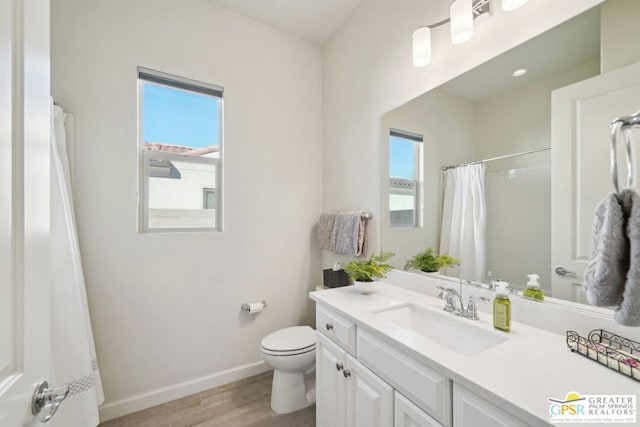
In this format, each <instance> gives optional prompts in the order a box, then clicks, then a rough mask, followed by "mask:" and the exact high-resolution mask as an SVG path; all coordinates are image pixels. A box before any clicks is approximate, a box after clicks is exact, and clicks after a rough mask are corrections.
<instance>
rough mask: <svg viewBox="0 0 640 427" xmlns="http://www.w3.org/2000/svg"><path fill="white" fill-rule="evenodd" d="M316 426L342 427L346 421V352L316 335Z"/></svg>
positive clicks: (323, 337) (320, 334)
mask: <svg viewBox="0 0 640 427" xmlns="http://www.w3.org/2000/svg"><path fill="white" fill-rule="evenodd" d="M316 334H317V336H318V341H317V344H316V424H317V426H318V427H344V426H345V420H346V399H345V377H344V374H343V372H344V368H345V365H346V363H347V360H346V354H347V353H346V352H345V351H344V350H343V349H341V348H340V347H338V345H336V344H335V343H333V342H332V341H331V340H330V339H329V338H327V337H325V336H324V335H322V333H320V332H316Z"/></svg>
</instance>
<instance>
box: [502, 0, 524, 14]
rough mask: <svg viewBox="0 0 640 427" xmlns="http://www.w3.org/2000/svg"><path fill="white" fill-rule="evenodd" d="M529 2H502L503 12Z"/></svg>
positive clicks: (511, 0) (510, 0)
mask: <svg viewBox="0 0 640 427" xmlns="http://www.w3.org/2000/svg"><path fill="white" fill-rule="evenodd" d="M526 2H527V0H502V10H504V11H507V12H508V11H511V10H515V9H517V8H519V7H520V6H522V5H524V4H525V3H526Z"/></svg>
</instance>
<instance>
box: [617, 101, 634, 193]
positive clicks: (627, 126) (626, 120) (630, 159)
mask: <svg viewBox="0 0 640 427" xmlns="http://www.w3.org/2000/svg"><path fill="white" fill-rule="evenodd" d="M634 126H640V112H638V113H636V114H634V115H633V116H626V117H620V118H617V119H615V120H614V121H613V122H611V148H610V156H611V177H612V179H613V188H614V189H615V191H616V194H620V186H619V184H618V153H617V145H618V140H619V139H620V135H622V136H623V137H624V141H625V144H626V155H627V156H626V157H627V188H630V187H633V186H634V185H635V169H636V164H635V156H634V149H633V139H632V137H631V128H632V127H634Z"/></svg>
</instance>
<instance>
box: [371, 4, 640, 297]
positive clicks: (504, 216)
mask: <svg viewBox="0 0 640 427" xmlns="http://www.w3.org/2000/svg"><path fill="white" fill-rule="evenodd" d="M605 5H606V3H605ZM602 7H604V6H602ZM602 7H598V8H595V9H593V10H590V11H587V12H585V13H583V14H582V15H580V16H577V17H575V18H573V19H571V20H570V21H567V22H565V23H563V24H562V25H560V26H558V27H556V28H553V29H551V30H550V31H548V32H546V33H544V34H542V35H540V36H538V37H536V38H534V39H532V40H530V41H528V42H527V43H525V44H522V45H520V46H518V47H516V48H514V49H512V50H511V51H509V52H506V53H504V54H503V55H500V56H498V57H496V58H494V59H493V60H491V61H489V62H487V63H485V64H482V65H481V66H478V67H477V68H475V69H473V70H471V71H469V72H467V73H465V74H463V75H461V76H459V77H458V78H455V79H453V80H451V81H449V82H448V83H446V84H444V85H442V86H440V87H438V88H436V89H434V90H432V91H430V92H428V93H425V94H423V95H422V96H420V97H418V98H415V99H414V100H412V101H410V102H408V103H406V104H405V105H402V106H401V107H399V108H397V109H395V110H393V111H390V112H388V113H387V114H385V115H384V116H383V117H382V144H381V146H382V159H383V161H382V167H381V187H382V191H381V195H382V197H381V200H382V206H381V212H382V218H381V236H382V247H383V248H384V249H385V250H390V251H394V252H396V257H395V259H394V263H395V267H396V268H403V267H404V264H405V262H406V261H407V260H408V259H410V258H411V257H412V256H413V255H415V254H417V253H418V252H420V251H422V250H424V249H425V248H427V247H431V248H433V249H434V250H435V251H436V252H447V253H449V254H451V255H455V256H457V257H459V258H460V260H461V266H460V267H458V268H453V269H448V270H444V271H442V273H443V274H445V275H449V276H452V277H460V278H462V279H467V280H473V281H476V282H482V283H490V282H491V281H492V280H494V279H501V280H505V281H508V282H509V283H510V285H511V288H512V289H515V290H522V289H524V288H525V287H526V283H527V275H528V274H532V273H533V274H538V275H539V276H540V284H541V288H542V290H543V291H544V293H545V295H547V296H551V297H555V298H561V299H564V300H572V301H574V302H585V299H584V294H583V292H582V290H581V289H582V288H581V283H582V274H583V270H584V266H585V264H586V260H587V259H588V256H589V240H590V231H591V223H592V220H593V214H594V210H595V207H596V206H597V204H598V202H599V201H600V200H601V199H602V198H603V197H604V196H605V195H606V194H607V192H610V191H611V190H612V186H611V178H610V174H609V157H608V155H609V151H608V150H609V146H608V143H609V142H608V141H609V136H608V135H609V123H610V122H611V120H612V119H614V118H615V117H616V116H619V115H627V114H631V113H633V112H635V111H636V110H640V84H638V82H637V80H638V77H635V80H634V77H629V76H633V75H634V73H635V74H636V75H638V74H640V68H638V67H637V66H635V65H627V66H625V67H622V66H621V67H619V68H620V70H617V69H616V70H613V71H612V72H610V73H609V72H607V73H603V72H602V70H603V69H604V70H605V71H609V70H607V68H609V69H613V68H615V67H614V66H611V67H607V65H608V64H605V63H604V61H609V59H608V58H606V57H605V56H604V55H602V52H601V46H603V47H602V51H604V50H605V49H607V48H608V46H607V43H606V42H607V41H608V40H604V39H602V40H601V36H602V34H606V33H605V32H606V31H610V30H611V28H609V27H608V26H609V22H611V25H615V24H614V23H613V20H614V19H613V18H614V17H611V16H609V14H606V15H605V13H604V12H603V11H602V10H601V8H602ZM615 48H618V46H615ZM634 54H636V55H637V53H634ZM638 59H640V58H638ZM638 59H635V61H637V60H638ZM630 62H633V61H627V63H630ZM623 65H626V64H623ZM633 67H636V69H635V70H634V69H633ZM627 80H629V81H627ZM634 85H635V86H634ZM629 91H635V92H634V93H637V94H638V95H632V94H631V93H630V92H629ZM552 94H553V95H552ZM594 100H595V101H594ZM469 162H476V165H475V166H468V167H459V165H462V164H465V163H469ZM483 213H484V217H483ZM563 224H564V226H563ZM461 242H464V243H461ZM469 248H471V249H469ZM558 267H561V268H564V271H566V273H565V274H558V273H556V269H557V268H558ZM558 271H559V272H560V273H562V272H563V270H558Z"/></svg>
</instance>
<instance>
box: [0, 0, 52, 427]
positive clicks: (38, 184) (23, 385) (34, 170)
mask: <svg viewBox="0 0 640 427" xmlns="http://www.w3.org/2000/svg"><path fill="white" fill-rule="evenodd" d="M49 128H50V125H49V2H48V1H47V0H0V425H1V426H3V427H19V426H26V425H38V424H39V421H37V420H36V417H34V415H32V413H31V399H32V395H33V392H34V389H35V387H36V384H37V383H38V382H40V381H43V380H46V379H47V377H48V374H49V372H48V365H49V295H48V286H49V283H48V276H49V274H48V270H49V265H48V251H49Z"/></svg>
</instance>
